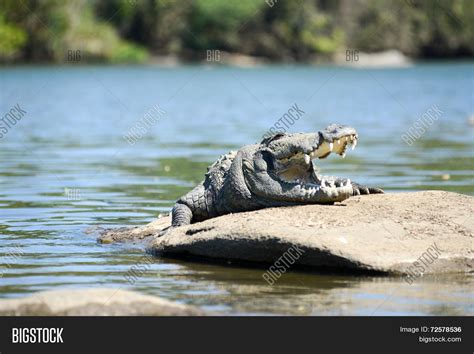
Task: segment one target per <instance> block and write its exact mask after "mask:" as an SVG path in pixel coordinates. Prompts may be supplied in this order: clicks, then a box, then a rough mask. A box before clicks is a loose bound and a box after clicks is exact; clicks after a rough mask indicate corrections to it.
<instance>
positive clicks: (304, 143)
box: [171, 124, 383, 227]
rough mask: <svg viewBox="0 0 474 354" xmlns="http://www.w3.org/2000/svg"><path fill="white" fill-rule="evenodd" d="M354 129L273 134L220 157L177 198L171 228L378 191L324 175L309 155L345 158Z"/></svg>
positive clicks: (354, 138)
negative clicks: (197, 183) (272, 208)
mask: <svg viewBox="0 0 474 354" xmlns="http://www.w3.org/2000/svg"><path fill="white" fill-rule="evenodd" d="M357 139H358V135H357V132H356V131H355V129H353V128H351V127H348V126H342V125H336V124H332V125H330V126H328V127H327V128H326V129H324V130H322V131H319V132H317V133H297V134H280V133H279V134H275V135H273V136H271V137H269V138H266V139H263V140H262V142H261V143H260V144H254V145H247V146H244V147H243V148H241V149H240V150H239V151H237V152H230V153H228V154H226V155H223V156H221V157H220V158H219V159H218V160H217V161H216V162H215V163H214V164H212V165H211V166H209V168H208V172H207V173H206V177H205V180H204V181H203V182H202V183H200V184H199V185H198V186H196V187H195V188H194V189H193V190H192V191H190V192H189V193H187V194H186V195H184V196H183V197H181V198H180V199H179V200H178V201H177V202H176V204H175V206H174V208H173V211H172V225H171V227H178V226H181V225H186V224H190V223H194V222H199V221H203V220H206V219H210V218H213V217H216V216H219V215H224V214H229V213H238V212H243V211H250V210H257V209H262V208H268V207H279V206H289V205H301V204H332V203H335V202H341V201H343V200H345V199H347V198H349V197H350V196H352V195H360V194H373V193H383V191H382V190H381V189H379V188H372V187H366V186H362V185H360V184H358V183H355V182H351V181H350V180H349V179H345V178H339V177H324V176H321V175H319V174H318V173H317V172H316V169H315V165H314V164H313V162H312V159H315V158H320V159H321V158H325V157H327V156H328V155H329V154H330V153H331V152H334V153H337V154H340V155H342V156H343V157H344V156H345V152H346V148H347V147H348V145H350V144H352V146H353V148H354V147H355V145H356V143H357Z"/></svg>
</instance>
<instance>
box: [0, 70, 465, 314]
mask: <svg viewBox="0 0 474 354" xmlns="http://www.w3.org/2000/svg"><path fill="white" fill-rule="evenodd" d="M473 68H474V66H473V65H472V64H457V65H454V64H443V65H419V66H415V67H413V68H409V69H398V70H397V69H394V70H372V71H366V70H350V69H336V68H332V67H328V68H312V67H304V66H301V67H278V66H275V67H268V68H259V69H251V70H242V69H231V68H215V69H214V68H208V67H183V68H176V69H158V68H153V67H150V68H147V67H141V68H138V67H77V68H76V67H64V68H50V67H46V68H40V67H22V68H3V69H0V79H1V93H0V107H1V112H2V116H3V114H4V113H5V112H7V111H8V110H9V109H10V107H12V106H14V105H16V104H17V103H18V104H20V106H21V107H22V108H23V109H24V110H26V111H27V113H26V115H25V117H24V118H23V119H22V120H21V121H19V122H18V123H17V125H15V126H14V127H13V128H12V129H11V130H10V131H9V132H8V133H7V134H6V136H5V137H4V138H3V139H1V140H0V147H1V149H0V257H2V258H0V259H2V263H3V267H2V268H0V274H1V276H2V278H0V285H1V288H0V289H1V290H0V296H2V297H14V296H19V295H21V294H25V293H31V292H34V291H38V290H44V289H51V288H55V287H59V286H60V287H78V286H108V287H111V286H112V287H114V286H123V287H127V288H130V289H134V290H137V291H141V292H146V293H151V294H157V295H160V296H164V297H166V298H169V299H173V300H178V301H182V302H186V303H190V304H195V305H199V306H202V307H204V308H207V309H212V310H217V311H223V312H225V313H244V314H250V313H259V314H261V313H267V314H277V313H278V314H315V315H317V314H324V315H326V314H327V315H333V314H344V315H371V314H375V315H383V314H407V315H410V314H413V315H417V314H433V315H436V314H446V315H448V314H451V315H456V314H462V313H471V314H472V313H473V311H472V300H471V298H470V297H469V294H470V291H471V289H472V277H471V276H466V275H457V276H442V277H425V278H423V279H422V280H419V281H417V282H416V283H415V284H413V285H409V284H407V283H405V282H404V281H403V279H399V278H380V277H355V278H354V277H347V276H341V275H322V274H304V273H299V272H288V273H287V274H285V275H284V276H283V277H282V278H281V279H280V280H279V281H278V282H277V284H276V285H274V286H272V287H270V286H268V285H267V284H266V283H265V282H264V281H263V279H262V278H261V274H262V270H259V269H253V270H252V269H246V268H234V267H222V266H216V265H203V264H196V263H190V262H176V261H170V260H164V259H160V260H157V262H156V263H155V264H153V265H152V266H151V269H150V270H149V271H148V272H147V273H146V274H145V275H144V276H143V277H141V278H140V279H138V280H137V282H136V283H135V284H133V285H131V284H128V283H127V282H126V280H125V279H124V274H125V272H126V271H127V270H128V268H129V267H130V266H131V265H133V264H135V263H136V262H139V261H140V259H141V257H142V254H143V253H142V250H141V249H137V248H130V247H129V246H123V245H122V246H119V245H99V244H97V243H96V242H95V235H88V234H86V233H85V232H84V231H85V230H86V229H87V228H88V227H90V226H94V225H108V226H123V225H140V224H144V223H146V222H149V221H150V220H152V219H153V218H154V217H156V215H157V214H158V213H161V212H168V211H169V209H170V207H171V206H172V204H173V202H174V200H175V199H177V198H178V197H179V196H180V195H182V194H183V193H185V192H186V191H188V190H189V189H190V188H192V187H193V186H194V184H195V183H197V182H199V181H200V180H201V179H202V177H203V174H204V172H205V171H206V167H207V165H208V164H209V163H211V162H212V161H214V160H215V159H216V157H217V156H218V155H219V154H222V153H225V152H227V151H228V150H231V149H236V148H238V147H240V146H242V145H244V144H248V143H252V142H255V141H258V140H259V139H260V137H261V136H262V135H263V134H264V133H265V132H266V131H267V130H268V128H269V127H270V126H272V125H273V124H274V123H275V121H276V120H277V119H279V118H280V117H281V115H282V114H283V113H285V112H286V111H287V110H288V108H289V107H290V106H291V105H293V104H294V103H297V104H298V106H299V107H301V109H302V110H304V111H305V114H304V115H303V117H302V118H301V119H300V120H298V121H297V122H296V123H295V125H294V126H293V127H291V130H292V131H311V130H317V129H319V128H322V127H324V126H326V125H327V124H329V123H332V122H340V123H344V124H349V125H352V126H354V127H355V128H356V129H357V130H358V132H359V135H360V143H359V145H358V147H357V149H356V150H355V151H352V152H350V153H349V154H348V156H347V157H346V159H344V160H342V159H338V158H336V157H332V158H329V159H327V160H324V161H322V162H320V163H319V165H320V166H321V168H322V170H323V172H324V173H325V174H334V175H340V176H347V177H350V178H351V179H353V180H356V181H361V182H364V183H367V184H373V185H378V186H381V187H383V188H384V189H386V190H387V191H392V192H394V191H407V190H420V189H443V190H448V191H455V192H460V193H466V194H470V195H474V186H473V183H472V182H473V177H474V158H473V147H474V139H473V137H474V136H473V134H474V128H473V127H471V126H469V125H468V117H469V116H470V115H472V114H473V109H472V92H473ZM157 104H158V105H160V107H162V108H163V109H164V110H166V114H165V115H163V116H162V117H160V118H159V120H158V121H157V122H156V124H153V125H151V126H150V129H149V131H148V132H147V134H145V136H144V137H143V138H142V139H141V140H140V141H138V142H137V143H136V144H134V145H130V144H128V143H127V141H126V140H125V139H124V137H123V136H124V135H125V134H126V133H127V132H128V131H129V129H130V128H131V127H133V126H134V125H135V124H136V122H137V121H138V120H140V119H141V118H142V117H143V115H144V114H145V113H146V112H147V111H149V110H150V108H152V107H153V106H155V105H157ZM433 104H436V105H437V107H439V109H441V110H442V111H443V113H442V115H441V116H440V118H439V119H438V120H437V121H436V122H435V123H434V124H433V125H432V126H431V127H429V129H427V132H426V133H425V134H424V135H423V136H422V137H421V138H420V139H419V140H418V141H416V142H415V143H414V144H413V145H412V146H408V145H407V144H405V143H404V142H403V140H402V139H401V135H402V134H404V133H405V132H406V131H407V129H408V128H409V127H411V126H412V124H413V123H414V122H415V121H416V120H417V119H418V118H419V117H421V115H422V114H423V113H424V112H425V111H426V110H427V109H429V108H430V107H431V106H432V105H433Z"/></svg>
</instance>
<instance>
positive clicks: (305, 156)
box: [304, 154, 311, 165]
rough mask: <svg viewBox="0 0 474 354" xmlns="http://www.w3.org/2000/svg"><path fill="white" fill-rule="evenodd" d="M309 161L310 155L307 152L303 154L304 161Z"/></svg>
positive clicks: (307, 162)
mask: <svg viewBox="0 0 474 354" xmlns="http://www.w3.org/2000/svg"><path fill="white" fill-rule="evenodd" d="M310 161H311V157H310V156H309V155H308V154H304V162H306V164H307V165H309V163H310Z"/></svg>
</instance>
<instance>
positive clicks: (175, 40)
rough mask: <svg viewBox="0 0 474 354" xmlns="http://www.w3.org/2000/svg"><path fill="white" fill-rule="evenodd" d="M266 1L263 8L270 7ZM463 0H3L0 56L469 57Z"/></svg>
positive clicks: (473, 48)
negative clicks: (350, 52)
mask: <svg viewBox="0 0 474 354" xmlns="http://www.w3.org/2000/svg"><path fill="white" fill-rule="evenodd" d="M272 4H273V6H270V5H272ZM473 7H474V2H473V1H472V0H431V1H430V0H358V1H353V0H333V1H328V0H300V1H298V0H272V1H270V0H268V1H267V2H265V1H264V0H194V1H193V0H182V1H178V0H102V1H97V0H74V1H62V0H2V1H1V2H0V61H2V62H66V61H67V60H68V56H67V55H68V52H69V51H77V50H80V52H81V59H82V60H84V61H101V62H113V63H117V62H143V61H146V60H147V59H148V58H149V56H150V55H175V56H178V57H180V58H183V59H185V60H202V59H204V58H205V52H206V50H208V49H219V50H223V51H227V52H234V53H243V54H247V55H254V56H261V57H265V58H268V59H269V60H273V61H313V60H319V59H324V60H328V59H331V57H332V56H333V55H334V54H335V53H336V52H338V51H343V50H344V49H345V48H354V49H359V50H361V51H366V52H373V51H381V50H386V49H398V50H400V51H402V52H403V53H405V54H407V55H409V56H412V57H418V58H432V57H439V58H442V57H445V58H449V57H468V56H473V55H474V45H473V43H474V38H473V21H472V19H473V17H474V13H473Z"/></svg>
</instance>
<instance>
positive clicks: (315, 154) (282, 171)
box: [277, 134, 358, 183]
mask: <svg viewBox="0 0 474 354" xmlns="http://www.w3.org/2000/svg"><path fill="white" fill-rule="evenodd" d="M357 139H358V136H357V135H356V134H348V135H343V136H341V137H339V138H336V139H333V140H332V141H327V140H324V141H323V143H320V144H319V145H318V146H317V147H316V148H315V149H314V150H313V151H312V152H310V153H309V154H304V153H302V152H300V153H296V154H294V155H293V156H291V157H289V158H284V159H278V160H277V161H278V163H277V174H278V177H279V178H280V179H281V180H283V181H284V182H293V183H315V182H318V181H319V177H318V175H317V171H316V169H317V167H316V165H315V164H314V163H312V160H313V159H316V158H319V159H324V158H326V157H328V156H329V155H330V154H331V153H335V154H338V155H340V156H342V157H343V158H344V157H345V156H346V151H347V149H348V147H349V146H352V150H354V149H355V147H356V145H357Z"/></svg>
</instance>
